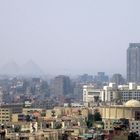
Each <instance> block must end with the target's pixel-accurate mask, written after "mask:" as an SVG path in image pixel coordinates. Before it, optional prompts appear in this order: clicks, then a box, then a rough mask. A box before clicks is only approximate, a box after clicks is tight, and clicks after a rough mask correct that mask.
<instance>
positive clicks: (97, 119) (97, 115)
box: [93, 112, 102, 122]
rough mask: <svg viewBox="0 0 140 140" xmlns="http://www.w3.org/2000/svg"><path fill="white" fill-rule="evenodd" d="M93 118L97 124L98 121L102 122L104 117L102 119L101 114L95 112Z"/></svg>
mask: <svg viewBox="0 0 140 140" xmlns="http://www.w3.org/2000/svg"><path fill="white" fill-rule="evenodd" d="M93 116H94V118H93V120H94V121H95V122H96V121H102V117H101V114H100V113H99V112H95V113H94V115H93Z"/></svg>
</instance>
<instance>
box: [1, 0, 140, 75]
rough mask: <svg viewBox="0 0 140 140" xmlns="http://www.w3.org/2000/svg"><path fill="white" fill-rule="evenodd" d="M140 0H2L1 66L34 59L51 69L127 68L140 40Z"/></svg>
mask: <svg viewBox="0 0 140 140" xmlns="http://www.w3.org/2000/svg"><path fill="white" fill-rule="evenodd" d="M139 7H140V0H0V66H2V65H3V64H4V63H7V62H9V61H16V62H17V63H18V64H20V65H22V64H24V63H26V62H27V61H28V60H30V59H32V60H34V61H35V62H36V63H37V64H38V65H39V66H40V67H41V68H42V69H43V70H44V72H45V73H48V74H63V73H72V74H79V73H80V74H81V73H90V74H95V73H96V72H97V71H105V72H106V73H116V72H117V73H118V72H119V73H122V74H125V71H126V49H127V47H128V45H129V42H140V8H139Z"/></svg>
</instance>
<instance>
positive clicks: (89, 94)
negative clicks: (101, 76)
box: [83, 85, 101, 103]
mask: <svg viewBox="0 0 140 140" xmlns="http://www.w3.org/2000/svg"><path fill="white" fill-rule="evenodd" d="M100 94H101V90H100V89H95V88H94V86H93V85H84V86H83V102H84V103H97V102H98V101H99V100H100Z"/></svg>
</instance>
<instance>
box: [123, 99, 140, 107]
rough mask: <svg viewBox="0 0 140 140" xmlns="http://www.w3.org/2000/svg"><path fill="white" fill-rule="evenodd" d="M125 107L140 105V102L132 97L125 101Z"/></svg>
mask: <svg viewBox="0 0 140 140" xmlns="http://www.w3.org/2000/svg"><path fill="white" fill-rule="evenodd" d="M125 107H140V102H139V101H137V100H134V99H132V100H129V101H127V102H126V103H125Z"/></svg>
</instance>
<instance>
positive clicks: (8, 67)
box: [0, 60, 44, 76]
mask: <svg viewBox="0 0 140 140" xmlns="http://www.w3.org/2000/svg"><path fill="white" fill-rule="evenodd" d="M0 74H1V75H10V76H18V75H22V76H43V75H44V72H43V71H42V70H41V68H40V67H39V66H38V65H37V64H36V63H35V62H33V61H32V60H30V61H28V62H27V63H26V64H25V65H23V66H21V67H20V66H19V65H18V64H17V63H16V62H14V61H12V62H9V63H7V64H5V65H4V66H3V67H2V68H1V69H0Z"/></svg>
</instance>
